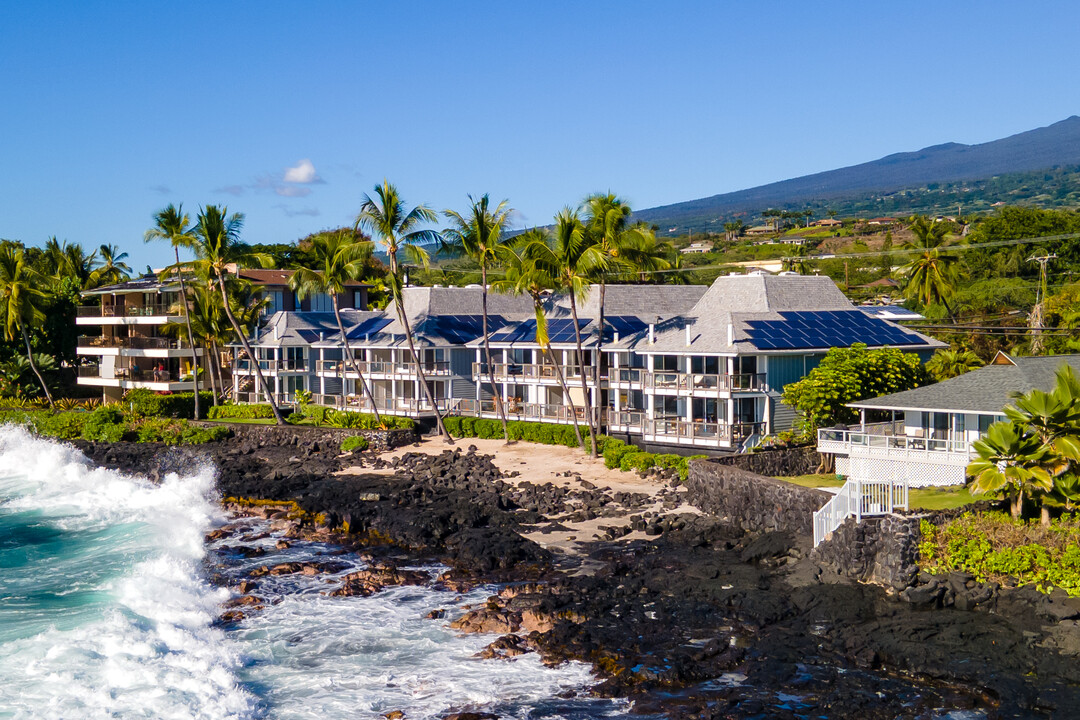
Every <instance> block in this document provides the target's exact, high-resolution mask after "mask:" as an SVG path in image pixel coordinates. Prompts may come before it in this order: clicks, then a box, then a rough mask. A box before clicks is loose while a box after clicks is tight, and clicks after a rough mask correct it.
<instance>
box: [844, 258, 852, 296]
mask: <svg viewBox="0 0 1080 720" xmlns="http://www.w3.org/2000/svg"><path fill="white" fill-rule="evenodd" d="M850 289H851V277H850V276H849V275H848V261H847V260H845V261H844V291H845V292H846V291H848V290H850Z"/></svg>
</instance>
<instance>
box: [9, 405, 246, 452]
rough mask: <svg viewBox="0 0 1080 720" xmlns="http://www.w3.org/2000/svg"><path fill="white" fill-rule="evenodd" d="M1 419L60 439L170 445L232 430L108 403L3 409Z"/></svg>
mask: <svg viewBox="0 0 1080 720" xmlns="http://www.w3.org/2000/svg"><path fill="white" fill-rule="evenodd" d="M0 423H3V424H9V423H10V424H16V425H23V426H24V427H27V428H29V429H30V430H31V431H33V432H34V433H35V434H37V435H42V436H44V437H52V438H56V439H58V440H74V439H77V438H81V439H83V440H95V441H98V442H118V441H120V440H131V441H134V442H160V443H165V444H167V445H199V444H202V443H207V442H215V441H217V440H223V439H225V438H227V437H229V435H230V434H231V431H230V430H229V429H228V428H225V427H215V428H203V427H199V426H197V425H192V424H191V423H190V422H188V421H187V420H183V419H171V418H149V417H140V416H139V415H137V414H135V413H127V414H125V413H124V412H123V411H122V410H121V409H120V407H119V406H118V405H107V406H104V407H100V408H97V409H96V410H94V411H93V412H85V411H70V412H58V413H52V412H50V411H48V410H9V411H2V412H0Z"/></svg>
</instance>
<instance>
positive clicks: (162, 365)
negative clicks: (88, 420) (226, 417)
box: [75, 275, 203, 400]
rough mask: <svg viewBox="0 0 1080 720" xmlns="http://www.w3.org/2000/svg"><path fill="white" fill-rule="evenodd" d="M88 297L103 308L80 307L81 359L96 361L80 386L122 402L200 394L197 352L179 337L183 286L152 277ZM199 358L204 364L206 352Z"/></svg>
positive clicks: (88, 367)
mask: <svg viewBox="0 0 1080 720" xmlns="http://www.w3.org/2000/svg"><path fill="white" fill-rule="evenodd" d="M83 296H84V297H94V298H98V299H99V300H100V304H98V305H86V306H82V307H80V308H79V309H78V312H77V314H76V318H75V324H76V325H77V326H78V327H79V330H80V335H79V337H78V339H77V341H76V353H77V354H79V355H81V356H84V357H87V358H92V362H91V363H89V364H84V365H81V366H79V377H78V383H79V384H80V385H91V386H95V387H100V388H101V390H102V394H103V396H104V398H105V399H106V400H118V399H120V397H121V396H122V395H123V394H124V392H125V391H127V390H130V389H133V388H148V389H150V390H155V391H158V392H177V391H183V390H188V391H190V390H192V389H193V388H194V383H193V382H192V372H191V369H192V368H191V365H192V362H191V348H190V346H189V345H188V344H187V339H186V338H185V337H184V335H183V333H181V332H177V330H179V328H180V327H182V323H183V309H182V306H181V305H180V287H179V285H178V284H176V283H173V282H162V281H160V280H159V279H158V278H157V277H156V276H154V275H147V276H145V277H141V278H138V279H137V280H132V281H129V282H125V283H120V284H118V285H110V286H107V287H101V288H97V289H95V290H89V291H87V292H84V293H83ZM82 333H85V334H82ZM197 354H198V357H200V358H201V357H202V356H203V350H202V349H201V348H200V349H198V350H197Z"/></svg>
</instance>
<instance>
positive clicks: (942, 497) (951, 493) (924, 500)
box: [908, 486, 979, 510]
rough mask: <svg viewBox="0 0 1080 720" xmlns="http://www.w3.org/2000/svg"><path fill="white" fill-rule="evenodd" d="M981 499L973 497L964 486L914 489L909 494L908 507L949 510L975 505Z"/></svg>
mask: <svg viewBox="0 0 1080 720" xmlns="http://www.w3.org/2000/svg"><path fill="white" fill-rule="evenodd" d="M978 499H979V498H975V497H972V496H971V493H970V492H968V489H967V488H966V487H964V486H955V487H945V488H912V489H911V490H910V491H909V493H908V506H909V507H910V508H911V509H913V510H914V509H915V508H919V509H921V510H949V509H951V508H957V507H960V506H961V505H967V504H969V503H973V502H975V501H976V500H978Z"/></svg>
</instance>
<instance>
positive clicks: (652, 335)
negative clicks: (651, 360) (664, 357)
mask: <svg viewBox="0 0 1080 720" xmlns="http://www.w3.org/2000/svg"><path fill="white" fill-rule="evenodd" d="M654 342H656V325H655V324H653V323H649V344H650V345H652V344H653V343H654Z"/></svg>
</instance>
